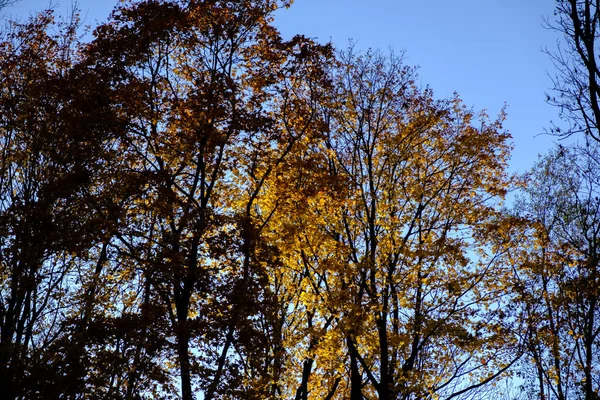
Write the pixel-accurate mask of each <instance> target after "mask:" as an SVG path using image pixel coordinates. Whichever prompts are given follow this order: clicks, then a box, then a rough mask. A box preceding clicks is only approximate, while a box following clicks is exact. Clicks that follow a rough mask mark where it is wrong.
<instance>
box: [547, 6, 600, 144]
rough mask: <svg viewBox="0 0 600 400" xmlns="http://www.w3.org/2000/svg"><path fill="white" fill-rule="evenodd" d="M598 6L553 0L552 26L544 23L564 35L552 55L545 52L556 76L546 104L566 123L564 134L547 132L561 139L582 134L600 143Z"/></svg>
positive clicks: (599, 22) (555, 130)
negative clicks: (558, 112) (555, 69)
mask: <svg viewBox="0 0 600 400" xmlns="http://www.w3.org/2000/svg"><path fill="white" fill-rule="evenodd" d="M599 5H600V3H599V2H598V1H596V0H557V2H556V10H555V13H554V14H555V17H556V22H554V23H553V22H549V23H548V26H549V27H550V28H552V29H556V30H557V31H559V32H561V33H562V34H563V35H564V41H562V42H559V46H558V49H557V50H556V52H554V53H550V52H549V54H550V55H551V58H552V61H553V62H554V65H555V67H556V68H557V75H556V77H555V78H554V88H553V90H554V92H555V93H554V94H553V95H552V96H548V102H549V103H550V104H553V105H556V106H558V107H559V109H560V115H561V117H562V118H563V119H564V120H565V121H566V122H568V123H569V128H568V129H567V130H566V131H565V130H561V129H560V127H554V128H553V129H552V130H551V131H552V132H553V133H555V134H557V135H559V136H561V137H565V136H570V135H572V134H576V133H583V134H584V135H586V136H589V137H591V138H593V139H594V140H596V141H600V134H599V128H600V86H599V84H600V81H599V79H600V69H599V68H598V54H597V53H598V41H597V37H598V28H599V27H600V7H599ZM562 43H564V47H563V46H561V44H562Z"/></svg>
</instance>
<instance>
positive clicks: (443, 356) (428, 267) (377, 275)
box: [0, 0, 520, 400]
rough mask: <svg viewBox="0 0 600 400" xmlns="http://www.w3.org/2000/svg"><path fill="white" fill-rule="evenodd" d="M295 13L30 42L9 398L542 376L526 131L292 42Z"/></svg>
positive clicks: (12, 171) (25, 55) (9, 213)
mask: <svg viewBox="0 0 600 400" xmlns="http://www.w3.org/2000/svg"><path fill="white" fill-rule="evenodd" d="M288 5H289V3H287V2H278V1H273V0H247V1H238V2H226V1H220V0H211V1H195V0H172V1H155V0H142V1H130V2H123V3H122V4H120V5H119V6H118V7H117V8H116V9H115V11H114V12H113V14H112V15H111V17H110V19H109V21H108V22H106V23H104V24H101V25H100V26H98V27H97V28H96V29H95V31H94V37H93V39H92V40H91V41H90V42H89V43H80V42H79V40H78V37H79V36H78V33H77V29H76V24H67V25H64V26H62V27H60V26H59V29H58V30H57V29H56V27H55V26H54V25H52V24H53V22H52V14H51V13H49V12H48V13H42V14H40V16H39V17H37V19H34V20H32V21H30V22H29V23H28V24H24V25H14V27H15V28H14V30H13V31H10V32H9V33H8V34H7V40H5V41H4V42H2V46H3V50H4V51H3V52H2V54H1V55H0V67H1V68H0V74H2V80H1V82H0V107H1V112H2V114H0V115H1V116H0V135H1V136H0V138H1V142H0V144H1V145H2V147H1V148H2V154H1V157H2V158H0V161H1V165H0V195H1V196H2V197H1V199H0V200H1V203H0V206H1V209H0V229H1V230H0V250H1V253H0V273H1V274H0V284H1V286H0V288H1V289H0V290H1V294H2V303H1V306H2V308H0V323H1V325H0V339H1V342H0V346H1V347H0V357H1V361H2V363H0V368H2V370H1V371H0V373H1V379H2V382H3V384H4V385H5V386H7V387H11V388H13V389H11V390H13V392H10V391H7V392H6V393H5V394H6V395H7V396H8V397H9V398H60V397H61V396H62V397H69V398H80V397H81V398H179V397H180V398H183V399H185V400H189V399H193V398H195V397H197V396H198V395H201V396H202V397H203V398H205V399H218V398H245V399H252V398H256V399H265V398H272V399H277V398H295V399H298V400H302V399H309V398H314V399H316V398H319V399H321V398H322V399H342V398H350V399H365V398H378V399H392V398H403V399H412V398H440V397H443V398H453V397H459V396H462V395H466V394H472V393H473V391H474V390H479V389H481V388H483V387H484V386H485V385H486V384H487V383H490V382H492V381H493V380H494V379H497V378H499V377H502V376H505V374H506V373H507V371H508V369H509V368H510V366H511V365H512V364H513V363H514V362H515V360H516V359H518V357H519V355H520V351H519V347H518V343H517V340H516V337H515V335H514V333H515V332H516V331H518V330H517V329H516V328H515V326H514V322H515V321H516V320H517V319H516V318H515V317H514V316H513V315H512V314H511V312H512V311H511V309H509V308H508V307H507V303H508V302H509V300H510V299H511V296H512V294H510V293H509V292H507V290H506V289H507V287H506V284H507V282H509V281H508V280H506V279H505V278H506V277H507V276H509V272H510V273H512V271H513V270H512V269H510V268H508V267H507V265H508V264H506V258H504V253H505V252H506V246H505V243H504V242H502V240H504V239H506V236H507V232H508V231H509V229H508V228H507V225H506V224H505V222H504V221H503V220H502V219H501V217H500V215H499V213H498V212H497V206H498V204H499V203H500V202H501V201H502V199H503V196H504V194H505V191H506V188H507V185H508V182H509V179H508V177H507V176H506V174H505V172H504V168H505V166H506V159H507V157H508V152H509V146H508V144H507V141H508V139H509V135H508V134H507V133H506V132H504V131H503V130H502V126H501V122H502V121H501V120H502V118H503V116H500V118H499V120H496V121H490V120H489V118H488V117H487V116H486V115H485V114H484V113H479V114H474V113H473V112H471V111H470V110H468V109H467V108H465V107H464V105H462V103H461V101H460V100H459V99H458V98H457V97H455V98H452V99H448V100H435V98H434V97H433V93H432V91H431V90H429V89H427V88H426V89H422V88H419V87H417V86H416V85H415V83H414V81H415V77H416V73H415V70H414V69H412V68H409V67H407V66H405V65H404V64H403V63H402V60H401V59H400V58H396V57H394V56H390V57H385V56H383V55H381V54H380V53H378V52H367V53H364V54H359V53H355V52H354V51H353V50H349V51H347V52H343V53H338V54H337V55H336V54H335V53H334V52H333V50H332V48H331V46H329V45H319V44H316V43H315V42H314V41H312V40H310V39H307V38H305V37H302V36H296V37H293V38H292V39H290V40H283V39H282V38H281V37H280V35H279V33H278V32H277V30H276V29H275V28H274V27H273V25H272V15H273V12H274V11H275V10H276V9H278V8H279V7H283V6H288ZM51 32H57V33H51ZM9 382H10V384H9Z"/></svg>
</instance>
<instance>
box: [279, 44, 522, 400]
mask: <svg viewBox="0 0 600 400" xmlns="http://www.w3.org/2000/svg"><path fill="white" fill-rule="evenodd" d="M331 73H332V80H333V81H334V86H333V87H334V88H335V89H334V91H333V92H332V95H331V96H330V101H331V103H328V104H325V105H324V107H323V110H322V112H323V114H324V120H325V121H327V123H328V125H327V129H326V137H325V141H324V142H323V143H319V144H318V145H317V146H316V147H313V148H312V149H311V150H310V152H309V153H308V155H307V156H305V158H312V163H313V165H320V168H319V167H313V170H315V171H314V172H313V173H315V174H317V176H319V177H320V178H319V179H320V180H321V181H322V182H323V186H325V187H323V186H321V185H320V184H318V183H316V182H313V181H311V180H310V175H308V178H307V179H308V180H304V182H302V180H301V179H302V177H298V178H297V180H296V185H297V188H298V190H300V191H302V190H304V191H305V192H307V193H308V195H309V197H308V199H307V200H306V201H302V202H300V201H297V200H295V202H293V203H292V204H295V211H294V212H292V211H290V212H289V214H292V215H296V217H295V218H294V219H293V220H292V221H293V222H289V223H287V224H288V225H287V231H286V227H282V229H283V232H284V233H281V234H280V235H279V237H280V239H279V240H285V239H286V238H287V239H289V240H290V241H291V242H290V243H288V244H286V245H284V246H282V247H283V248H285V250H284V253H285V254H284V255H285V259H286V264H287V265H289V268H290V269H289V271H292V273H290V274H289V276H288V278H287V279H288V280H289V281H290V283H291V284H292V285H293V286H292V287H291V288H290V289H287V290H284V291H282V293H283V295H284V296H285V298H286V299H287V301H290V302H291V304H290V306H288V307H287V309H286V311H287V312H288V317H287V319H286V320H285V321H283V325H284V328H285V330H286V331H285V333H284V336H287V337H286V339H287V343H289V346H290V349H292V348H293V349H295V350H294V354H293V356H292V357H293V358H290V360H289V362H291V364H288V365H289V366H288V367H287V369H288V371H295V375H291V377H290V380H289V381H288V382H287V384H288V387H287V392H285V393H287V395H286V396H287V397H290V398H291V397H294V396H295V398H296V399H307V398H351V399H363V398H379V399H391V398H406V399H408V398H434V397H436V396H441V397H446V398H452V397H455V396H459V395H462V394H464V393H467V392H468V391H469V390H472V389H477V388H479V387H481V386H482V385H484V384H485V383H487V382H490V381H492V380H493V379H495V378H496V377H498V376H500V375H501V374H502V373H503V372H505V371H507V369H508V368H509V367H510V366H511V365H512V363H513V362H514V361H515V360H516V359H517V358H518V351H515V349H516V347H515V346H516V343H515V342H514V341H513V340H512V338H511V334H510V333H509V332H510V327H509V325H510V324H509V323H506V321H505V320H504V318H505V316H504V308H505V306H506V304H505V301H506V298H504V297H503V296H504V293H506V292H505V288H504V286H503V285H504V283H505V282H503V280H502V276H503V274H505V273H506V271H507V270H506V268H505V266H503V265H502V264H501V263H500V262H499V258H498V255H499V253H500V252H502V251H503V250H501V249H500V248H494V246H493V245H491V243H492V242H491V241H489V236H488V235H489V232H488V231H486V229H483V227H484V226H487V224H488V223H490V221H491V220H492V219H494V215H495V213H494V207H495V204H496V202H497V201H498V200H499V199H501V197H502V195H503V194H504V192H505V190H506V185H507V178H506V176H505V174H504V172H503V168H504V166H505V160H506V156H507V154H508V146H507V144H506V140H507V139H508V135H507V134H506V133H504V132H502V130H501V125H500V121H495V122H492V123H488V121H487V119H486V117H485V115H483V114H482V115H480V116H479V117H476V116H474V115H473V114H472V113H471V112H470V111H468V110H467V109H465V108H464V106H462V105H461V103H460V101H459V100H458V99H452V100H448V101H436V100H434V99H433V96H432V93H431V91H430V90H429V89H425V90H422V89H419V88H417V87H416V85H415V84H414V77H415V72H414V70H412V69H411V68H409V67H406V66H404V65H403V64H402V62H401V59H398V58H395V57H393V56H392V57H389V58H388V57H385V56H383V55H381V54H380V53H377V52H368V53H365V54H355V53H353V52H352V50H350V51H349V52H347V53H344V54H343V55H342V58H341V63H340V65H339V66H337V67H336V68H334V69H333V70H332V72H331ZM475 121H478V123H479V125H478V126H475V125H474V122H475ZM319 163H320V164H319ZM328 188H329V189H328ZM290 229H291V230H290ZM285 232H287V233H285ZM475 252H476V253H477V255H478V256H477V257H474V256H473V253H475Z"/></svg>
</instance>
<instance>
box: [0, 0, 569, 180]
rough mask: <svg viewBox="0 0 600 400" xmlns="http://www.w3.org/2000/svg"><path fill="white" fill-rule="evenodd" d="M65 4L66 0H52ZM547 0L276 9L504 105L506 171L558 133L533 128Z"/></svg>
mask: <svg viewBox="0 0 600 400" xmlns="http://www.w3.org/2000/svg"><path fill="white" fill-rule="evenodd" d="M54 1H55V2H58V3H59V7H58V9H59V10H60V11H62V12H64V11H66V10H67V9H68V8H69V6H70V5H71V1H70V0H54ZM116 2H117V1H116V0H114V1H113V0H79V1H78V4H79V7H80V9H81V10H82V15H83V16H84V18H85V23H86V24H90V25H95V23H97V22H101V21H104V20H106V18H107V16H108V14H109V12H110V10H111V9H112V6H113V5H114V4H116ZM49 4H50V1H49V0H20V2H19V3H17V4H16V5H13V6H11V7H9V8H7V9H6V10H4V12H5V14H8V16H9V17H13V18H14V17H17V18H25V17H27V16H28V15H31V14H32V13H33V12H35V11H36V10H41V9H43V8H45V7H47V6H48V5H49ZM553 7H554V1H552V0H454V1H448V0H424V1H414V0H411V1H409V0H371V1H368V2H366V1H361V0H296V1H295V3H294V4H293V5H292V7H290V8H289V9H287V10H286V9H284V10H281V11H279V12H278V13H277V14H276V18H275V24H276V26H278V28H279V29H280V31H281V32H282V34H283V35H284V37H291V36H292V35H293V34H296V33H301V34H304V35H306V36H309V37H313V38H316V39H318V40H319V41H321V42H328V41H330V40H331V41H333V43H334V44H335V45H336V46H337V47H339V48H344V47H345V46H346V45H347V44H348V40H349V39H353V40H355V41H356V42H357V44H356V47H357V48H358V49H367V48H380V49H382V50H384V51H387V49H389V48H391V49H393V50H394V51H395V52H396V53H400V52H401V51H405V52H406V54H405V56H406V58H405V59H406V63H407V64H410V65H417V66H419V74H420V83H421V84H422V85H423V86H424V85H429V86H430V87H431V88H432V89H433V90H434V92H435V93H436V95H437V96H438V97H441V98H443V97H448V96H451V95H452V93H453V92H455V91H456V92H457V93H458V94H459V95H460V96H461V98H462V99H463V100H464V102H465V103H466V104H467V105H468V106H472V107H473V108H474V109H475V110H480V109H486V110H487V112H488V113H489V115H490V116H492V117H493V116H495V115H496V114H497V113H498V112H499V111H500V109H501V108H502V107H503V105H504V104H505V103H506V104H507V105H508V108H507V111H508V119H507V121H506V123H505V128H506V129H508V130H509V131H510V132H511V134H512V135H513V140H514V146H515V149H514V151H513V157H512V160H511V170H512V171H513V172H516V171H519V172H524V171H526V170H528V169H529V168H530V167H531V166H532V165H533V163H534V162H535V160H536V159H537V155H538V154H539V153H544V152H546V151H547V150H548V149H549V148H551V147H552V145H553V142H555V141H556V139H555V138H553V137H550V136H547V135H539V134H540V133H542V132H543V130H544V128H545V127H548V126H549V125H550V121H551V120H553V121H555V122H557V121H558V110H557V109H556V108H554V107H551V106H549V105H547V104H546V103H545V102H544V98H545V92H547V91H548V90H549V88H550V87H551V80H550V78H549V77H548V73H552V72H553V66H552V64H551V62H550V59H549V57H548V56H547V55H546V54H544V53H543V52H542V49H543V48H544V47H548V48H549V49H551V50H552V49H554V48H555V46H556V41H557V39H559V37H560V36H559V35H558V34H557V33H556V32H554V31H551V30H548V29H546V28H544V27H543V26H542V25H543V19H542V18H543V17H551V16H552V12H553Z"/></svg>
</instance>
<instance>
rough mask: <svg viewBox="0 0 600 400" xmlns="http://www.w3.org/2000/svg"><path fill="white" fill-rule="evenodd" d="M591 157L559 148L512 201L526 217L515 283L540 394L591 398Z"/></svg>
mask: <svg viewBox="0 0 600 400" xmlns="http://www.w3.org/2000/svg"><path fill="white" fill-rule="evenodd" d="M599 161H600V158H599V154H598V149H597V147H595V146H594V147H591V148H580V147H577V146H572V147H562V146H560V147H559V148H558V149H555V150H554V151H553V152H552V153H550V154H549V155H547V156H545V157H544V158H542V159H541V160H540V161H539V162H538V164H537V165H536V166H535V168H534V170H533V172H532V174H531V177H530V179H531V181H530V184H529V185H528V187H527V189H525V195H524V197H523V198H522V199H521V200H520V202H519V206H518V209H519V211H520V214H521V215H522V216H523V217H525V218H527V219H528V220H529V221H531V223H529V224H528V225H527V226H528V229H529V230H530V233H528V234H527V236H528V237H529V239H528V240H527V239H525V240H522V241H521V246H518V247H517V246H515V249H519V250H520V251H521V252H523V254H521V256H520V257H519V258H520V259H521V260H522V261H521V265H520V267H519V269H518V281H517V288H518V290H519V291H520V293H521V301H522V304H523V305H522V307H523V308H524V311H525V316H526V319H527V324H528V330H527V350H528V356H529V358H530V360H531V362H532V367H531V375H530V377H531V379H532V381H533V382H535V384H534V386H535V388H536V391H538V393H539V395H540V396H541V398H546V399H550V398H552V399H561V400H564V399H574V398H584V399H586V400H590V399H597V398H598V390H599V384H600V383H599V382H598V375H597V373H596V371H597V368H598V365H599V361H600V360H599V359H598V345H599V344H600V340H599V336H598V335H599V334H600V324H599V320H598V318H599V317H600V307H599V304H598V300H599V298H598V295H599V294H598V287H599V283H600V282H599V281H598V279H599V276H598V272H599V270H598V262H599V257H598V252H599V250H600V249H599V248H598V243H599V242H598V239H599V233H600V232H599V230H598V227H599V226H600V225H599V223H600V202H599V200H598V184H599V183H600V174H599V172H600V168H599V167H600V164H599V163H598V162H599ZM540 299H541V301H540Z"/></svg>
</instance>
